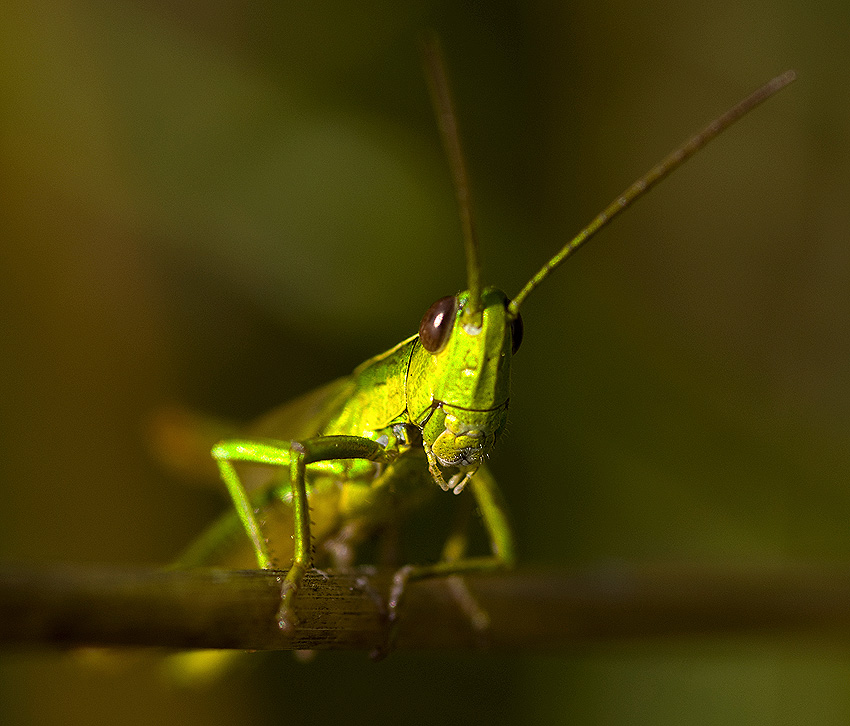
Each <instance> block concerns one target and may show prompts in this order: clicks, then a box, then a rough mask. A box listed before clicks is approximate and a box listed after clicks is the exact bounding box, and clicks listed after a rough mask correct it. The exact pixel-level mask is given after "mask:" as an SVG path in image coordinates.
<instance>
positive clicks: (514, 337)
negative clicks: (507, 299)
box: [511, 313, 523, 354]
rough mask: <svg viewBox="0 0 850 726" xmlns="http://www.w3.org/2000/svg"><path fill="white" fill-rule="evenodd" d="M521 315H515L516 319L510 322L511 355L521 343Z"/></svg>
mask: <svg viewBox="0 0 850 726" xmlns="http://www.w3.org/2000/svg"><path fill="white" fill-rule="evenodd" d="M522 333H523V325H522V315H520V314H519V313H517V314H516V317H515V318H514V319H513V320H511V353H512V354H513V353H516V352H517V351H518V350H519V344H520V343H522Z"/></svg>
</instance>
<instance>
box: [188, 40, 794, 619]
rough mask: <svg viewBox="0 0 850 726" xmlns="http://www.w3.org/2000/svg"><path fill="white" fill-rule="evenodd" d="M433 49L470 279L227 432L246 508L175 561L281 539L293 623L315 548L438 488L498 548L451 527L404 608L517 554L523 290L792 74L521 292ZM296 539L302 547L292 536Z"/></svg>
mask: <svg viewBox="0 0 850 726" xmlns="http://www.w3.org/2000/svg"><path fill="white" fill-rule="evenodd" d="M423 57H424V60H425V66H426V75H427V77H428V80H429V85H430V90H431V95H432V99H433V101H434V105H435V107H436V110H437V117H438V125H439V128H440V134H441V138H442V141H443V144H444V147H445V149H446V152H447V156H448V159H449V164H450V167H451V170H452V176H453V181H454V187H455V193H456V196H457V199H458V203H459V208H460V214H461V220H462V227H463V239H464V245H465V253H466V270H467V289H466V290H464V291H463V292H460V293H458V294H456V295H450V296H447V297H442V298H440V299H439V300H437V301H436V302H435V303H434V304H433V305H432V306H431V307H430V308H429V309H428V310H427V312H426V313H425V315H424V317H423V318H422V321H421V323H420V326H419V331H418V333H417V334H415V335H412V336H410V337H409V338H406V339H405V340H403V341H402V342H400V343H399V344H398V345H396V346H395V347H393V348H391V349H390V350H388V351H386V352H384V353H381V354H380V355H377V356H375V357H374V358H371V359H369V360H367V361H366V362H365V363H363V364H362V365H360V366H358V367H357V368H356V369H355V370H354V371H353V372H352V373H351V374H350V375H348V376H345V377H343V378H340V379H338V380H336V381H333V382H332V383H329V384H327V385H326V386H324V387H322V388H319V389H317V390H315V391H313V392H311V393H308V394H307V395H305V396H302V397H301V398H298V399H296V400H295V401H292V402H290V403H288V404H285V405H283V406H282V407H280V408H278V409H276V410H274V411H272V412H271V413H270V414H269V415H267V416H266V417H264V418H263V419H261V420H260V421H259V422H257V423H256V424H255V425H254V426H253V427H251V428H250V429H249V430H248V431H247V433H246V434H245V435H244V436H243V437H240V438H232V439H226V440H224V441H221V442H220V443H218V444H217V445H216V446H215V447H214V448H213V450H212V456H213V458H214V460H215V462H216V463H217V465H218V469H219V472H220V475H221V478H222V480H223V481H224V483H225V485H226V487H227V490H228V492H229V494H230V497H231V499H232V500H233V505H234V510H235V512H229V513H228V514H227V515H225V516H224V517H223V518H222V519H220V520H219V521H218V522H217V523H215V524H214V525H213V526H212V527H211V528H210V529H209V530H208V531H207V532H206V533H205V534H204V535H202V536H201V538H200V539H199V540H198V541H196V542H195V543H194V544H193V545H192V546H190V548H189V549H188V550H187V551H186V553H185V554H184V555H183V557H182V558H181V559H180V560H179V562H178V564H179V565H180V566H196V565H202V564H209V563H210V562H216V563H218V564H221V563H222V557H221V553H222V552H223V551H224V550H227V549H228V548H230V550H233V551H234V552H235V551H236V550H237V549H238V548H235V547H232V545H233V544H234V543H236V542H237V540H239V539H241V540H242V543H243V545H244V544H246V543H247V544H248V545H249V550H248V553H247V554H248V557H249V558H250V557H252V558H253V560H254V561H255V563H256V565H257V566H259V567H260V568H262V569H266V570H271V569H275V568H276V567H277V565H278V561H277V560H276V559H275V557H274V556H273V552H272V549H271V547H270V546H269V544H268V542H274V543H275V547H278V548H279V549H278V551H277V556H278V557H283V558H285V559H289V560H291V564H290V567H289V570H288V572H287V573H286V575H285V577H284V578H283V583H282V587H281V605H280V609H279V611H278V613H277V621H278V624H279V626H280V627H281V628H282V629H285V630H291V629H293V628H295V627H296V626H297V622H298V621H297V618H296V612H295V610H296V607H295V606H296V604H297V597H296V596H297V592H298V588H299V585H300V584H301V582H302V579H303V577H304V574H305V573H306V572H307V570H308V569H309V568H311V567H312V566H313V565H314V561H318V559H325V560H327V559H329V560H331V562H333V563H334V564H335V565H337V566H342V567H346V566H350V565H352V564H353V562H354V553H355V552H356V549H357V547H358V545H360V544H361V543H362V542H364V541H365V540H366V539H367V538H369V537H371V536H373V535H374V534H376V533H377V532H379V531H380V530H382V529H384V528H388V527H390V526H391V525H392V524H394V523H395V522H396V520H397V519H398V518H399V517H400V516H403V515H404V514H405V513H406V512H407V511H409V510H410V509H412V508H413V507H416V506H419V505H420V504H422V503H423V502H424V501H425V500H426V499H428V498H429V497H430V496H431V495H432V494H434V493H435V492H437V491H439V490H442V491H446V492H448V491H451V492H454V493H455V494H460V493H461V492H463V491H464V490H467V489H468V490H470V491H471V492H472V495H473V497H474V500H475V503H476V504H477V507H478V509H479V511H480V514H481V518H482V521H483V525H484V528H485V530H486V533H487V535H488V537H489V540H490V548H491V552H490V554H489V555H485V556H476V557H472V556H468V555H467V554H466V551H465V549H466V548H465V539H464V537H463V536H462V535H460V536H458V537H455V538H452V539H450V543H449V544H448V545H447V546H446V548H445V550H444V557H443V559H442V560H441V561H439V562H437V563H435V564H430V565H408V566H405V567H402V568H401V569H400V570H399V571H398V574H397V575H396V577H395V580H394V585H393V588H392V592H391V593H390V600H389V609H390V616H391V619H392V618H394V616H395V612H396V609H397V607H398V604H399V601H400V597H401V594H402V592H403V589H404V585H405V583H407V582H408V581H410V580H414V579H420V578H425V577H433V576H440V575H461V574H463V573H471V572H484V571H490V570H495V569H498V568H504V567H509V566H511V565H513V563H514V561H515V550H514V539H513V535H512V533H511V528H510V525H509V522H508V516H507V512H506V509H505V505H504V503H503V500H502V497H501V494H500V492H499V489H498V486H497V484H496V481H495V479H494V478H493V476H492V475H491V474H490V472H489V471H488V469H487V467H486V466H485V463H484V462H485V460H486V458H487V457H488V455H489V454H490V452H491V451H492V449H493V447H494V445H495V444H496V442H497V441H498V439H499V436H500V434H501V433H502V431H503V430H504V428H505V423H506V421H507V417H508V405H509V400H510V371H511V359H512V357H513V355H514V354H515V353H516V352H517V349H518V348H519V346H520V343H521V342H522V335H523V325H522V317H521V316H520V307H521V306H522V303H523V302H524V301H525V299H526V298H527V297H528V295H529V294H530V293H531V292H532V291H533V290H534V289H535V288H536V287H537V286H538V285H540V283H542V282H543V280H545V279H546V278H547V277H548V276H549V275H550V274H551V273H552V272H553V271H554V270H555V269H556V268H557V267H558V266H559V265H561V264H562V263H563V262H564V260H565V259H566V258H567V257H569V256H570V255H571V254H573V253H574V252H575V251H576V250H577V249H579V248H580V247H581V246H582V245H583V244H584V243H585V242H586V241H587V240H588V239H590V237H592V236H593V235H594V234H596V232H598V231H599V230H600V229H601V228H602V227H604V226H605V225H606V224H608V222H610V221H611V219H613V218H614V217H615V216H616V215H618V214H619V213H620V212H622V211H623V210H624V209H626V208H627V207H628V206H629V205H630V204H631V203H632V202H633V201H635V200H636V199H637V198H639V197H640V196H642V195H643V194H645V193H646V192H647V191H648V190H649V189H650V188H651V187H652V186H653V185H655V184H656V183H657V182H659V181H660V180H661V179H663V178H664V177H666V176H667V175H668V174H670V173H671V172H672V171H673V170H674V169H676V168H677V167H678V166H680V165H681V164H682V163H683V162H684V161H685V160H686V159H687V158H689V157H690V156H692V155H693V154H694V153H696V152H697V151H698V150H699V149H701V148H702V147H703V146H705V145H706V144H707V143H708V142H709V141H711V140H712V139H714V138H715V137H716V136H717V135H719V134H720V133H721V132H722V131H723V130H725V129H726V128H728V127H729V126H730V125H731V124H732V123H734V122H735V121H737V120H738V119H740V118H741V117H742V116H743V115H745V114H746V113H747V112H749V111H750V110H752V109H753V108H754V107H756V106H757V105H759V104H760V103H761V102H763V101H764V100H766V99H767V98H769V97H770V96H772V95H773V94H775V93H776V92H778V91H779V90H780V89H782V88H784V87H785V86H787V85H788V84H789V83H790V82H791V81H793V80H794V73H793V72H790V71H789V72H787V73H785V74H784V75H781V76H778V77H777V78H775V79H773V80H772V81H770V82H768V83H767V84H766V85H764V86H762V87H761V88H760V89H758V90H757V91H755V92H754V93H753V94H752V95H750V96H748V97H747V98H746V99H744V100H743V101H741V102H740V103H739V104H738V105H736V106H734V107H733V108H732V109H730V110H729V111H727V112H726V113H725V114H723V115H722V116H720V117H718V118H717V119H716V120H714V121H713V122H712V123H711V124H709V125H708V126H707V127H706V128H705V129H703V130H702V131H700V132H699V133H697V134H696V135H695V136H693V137H691V138H690V139H689V140H688V141H686V142H685V143H684V144H682V145H681V146H680V147H678V148H677V149H676V150H674V151H673V152H672V153H670V154H669V155H668V156H666V157H665V158H664V159H663V160H662V161H661V162H659V163H658V164H657V165H656V166H654V167H653V168H652V169H650V170H649V171H648V172H647V173H646V174H644V175H643V176H642V177H640V178H639V179H638V180H637V181H636V182H634V183H633V184H632V185H631V186H629V187H628V188H627V189H626V190H625V191H624V192H623V193H622V194H620V195H619V196H618V197H617V198H616V199H615V200H614V201H613V202H611V203H610V204H609V205H608V206H607V207H606V208H605V209H604V210H603V211H602V212H601V213H600V214H599V215H597V216H596V218H595V219H593V221H592V222H591V223H590V224H589V225H588V226H587V227H585V228H584V229H583V230H582V231H581V232H580V233H579V234H578V235H576V236H575V237H574V238H573V239H572V240H570V241H569V242H568V243H567V244H566V245H564V247H563V248H562V249H561V250H560V251H559V252H558V253H557V254H556V255H555V256H554V257H552V258H551V259H550V260H549V261H548V262H547V263H546V264H545V265H544V266H543V267H542V268H541V269H540V270H539V271H538V272H537V273H536V274H535V275H534V276H533V277H532V278H531V279H530V280H529V281H528V283H527V284H526V285H525V286H524V287H523V288H522V289H521V290H520V291H519V292H518V293H517V294H516V295H514V296H513V298H509V297H508V296H507V295H506V294H505V293H503V292H502V291H501V290H498V289H496V288H494V287H483V286H482V284H481V281H480V275H479V263H478V246H477V242H476V238H475V232H474V225H473V220H472V214H471V208H470V204H469V199H468V197H469V192H468V189H469V185H468V182H467V174H466V169H465V165H464V162H463V157H462V154H461V149H460V142H459V135H458V132H457V127H456V121H455V113H454V110H453V107H452V103H451V98H450V94H449V89H448V83H447V80H446V76H445V72H444V69H443V63H442V60H441V56H440V52H439V49H438V46H437V44H436V43H435V42H434V41H426V43H424V50H423ZM240 530H244V533H247V541H246V540H245V538H244V534H242V533H241V532H240ZM290 541H291V542H292V546H291V550H290V549H286V550H284V548H288V547H289V544H288V543H289V542H290ZM314 548H316V549H315V552H316V553H317V554H316V556H315V557H314ZM242 549H243V550H244V549H245V548H244V547H243V548H242ZM244 554H245V552H244V551H243V552H242V555H244ZM224 563H225V564H239V565H243V566H244V564H245V560H244V558H243V559H239V558H238V556H236V555H234V557H231V558H230V559H227V558H225V560H224Z"/></svg>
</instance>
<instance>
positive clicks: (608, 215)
mask: <svg viewBox="0 0 850 726" xmlns="http://www.w3.org/2000/svg"><path fill="white" fill-rule="evenodd" d="M796 77H797V76H796V74H795V73H794V71H786V72H785V73H783V74H782V75H781V76H777V77H776V78H774V79H773V80H771V81H768V82H767V83H765V84H764V85H763V86H762V87H761V88H759V89H758V90H756V91H754V92H753V93H752V94H750V95H749V96H747V97H746V98H745V99H744V100H743V101H741V102H740V103H738V104H737V105H736V106H733V107H732V108H730V109H729V110H728V111H727V112H726V113H724V114H723V115H722V116H719V117H718V118H716V119H715V120H714V121H712V122H711V123H710V124H709V125H708V126H706V127H705V128H704V129H703V130H702V131H700V132H699V133H697V134H696V135H694V136H692V137H691V138H690V139H688V140H687V141H686V142H685V143H684V144H682V145H681V146H679V147H678V148H677V149H675V150H674V151H672V152H671V153H670V154H668V155H667V156H665V157H664V158H663V159H662V160H661V161H660V162H658V164H656V165H655V166H654V167H652V169H650V170H649V171H648V172H647V173H646V174H644V175H643V176H642V177H640V179H638V180H637V181H636V182H634V183H633V184H632V185H631V186H630V187H629V188H628V189H626V190H625V191H624V192H623V193H622V194H620V196H618V197H617V198H616V199H615V200H614V201H613V202H611V203H610V204H609V205H608V206H607V207H605V209H604V210H602V212H600V213H599V215H597V216H596V218H595V219H594V220H593V221H592V222H591V223H590V224H589V225H587V227H585V228H584V229H583V230H582V231H581V232H579V233H578V234H577V235H576V236H575V237H573V238H572V239H571V240H570V241H569V242H567V244H566V245H564V246H563V247H562V248H561V250H560V251H559V252H558V254H556V255H555V256H554V257H553V258H552V259H551V260H549V261H548V262H547V263H546V264H545V265H543V267H542V268H540V271H539V272H538V273H537V274H536V275H534V277H532V278H531V279H530V280H529V281H528V282H527V283H526V285H525V287H524V288H522V290H520V291H519V293H518V294H517V295H516V297H514V299H513V300H511V302H510V303H509V304H508V314H509V315H510V316H511V317H514V318H516V316H517V315H518V314H519V306H520V305H522V303H523V301H524V300H525V298H527V297H528V294H529V293H530V292H531V291H532V290H533V289H534V288H535V287H537V286H538V285H539V284H540V283H541V282H543V280H545V279H546V278H547V277H549V275H551V274H552V272H553V271H554V270H555V269H556V268H557V267H558V266H559V265H560V264H561V263H562V262H563V261H564V260H565V259H567V257H569V256H570V255H571V254H572V253H573V252H575V251H576V250H577V249H578V248H579V247H581V246H582V245H583V244H584V243H585V242H587V240H589V239H590V238H591V237H593V235H595V234H596V233H597V232H598V231H599V230H600V229H602V228H603V227H604V226H605V225H606V224H608V222H610V221H611V220H612V219H613V218H614V217H616V216H617V215H618V214H619V213H620V212H622V211H623V210H624V209H626V207H628V206H629V205H630V204H631V203H632V202H633V201H635V200H636V199H637V198H638V197H641V196H643V195H644V194H645V193H646V192H648V191H649V190H650V189H651V188H652V187H653V186H655V185H656V184H657V183H658V182H660V181H661V180H662V179H664V178H665V177H666V176H667V175H669V174H670V173H671V172H673V171H674V170H675V169H678V168H679V167H680V166H681V165H682V164H683V163H684V162H685V161H686V160H687V159H689V158H690V157H691V156H693V155H694V154H695V153H696V152H697V151H699V150H700V149H701V148H702V147H703V146H705V145H706V144H707V143H708V142H709V141H711V140H712V139H714V138H716V137H717V136H719V135H720V134H721V133H722V132H723V131H725V130H726V129H727V128H729V127H730V126H731V125H732V124H733V123H735V122H736V121H737V120H738V119H740V118H742V117H743V116H745V115H746V114H747V113H749V112H750V111H752V110H753V109H754V108H755V107H756V106H758V105H759V104H761V103H763V102H764V101H766V100H767V99H768V98H770V97H771V96H773V95H774V94H775V93H778V92H779V91H781V90H782V89H783V88H785V87H786V86H787V85H788V84H789V83H791V82H792V81H793V80H794V79H795V78H796Z"/></svg>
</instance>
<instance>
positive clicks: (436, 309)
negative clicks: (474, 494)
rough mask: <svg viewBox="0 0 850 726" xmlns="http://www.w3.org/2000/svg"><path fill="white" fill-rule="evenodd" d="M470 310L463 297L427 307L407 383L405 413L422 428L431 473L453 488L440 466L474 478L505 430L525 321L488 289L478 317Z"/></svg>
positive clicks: (467, 299)
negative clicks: (513, 364) (513, 360)
mask: <svg viewBox="0 0 850 726" xmlns="http://www.w3.org/2000/svg"><path fill="white" fill-rule="evenodd" d="M472 305H473V299H472V296H471V294H470V292H469V291H465V292H462V293H460V294H458V295H455V296H451V297H445V298H441V299H440V300H438V301H437V302H436V303H434V304H433V305H432V306H431V307H430V308H429V310H428V312H427V313H425V316H424V317H423V318H422V323H421V325H420V328H419V338H418V339H417V341H416V344H415V346H414V349H413V352H412V354H411V359H410V369H409V372H408V376H407V384H406V390H405V395H406V402H407V411H408V413H409V414H410V416H411V418H412V420H413V422H414V423H415V424H416V425H417V426H419V427H420V428H421V429H422V439H423V445H424V447H425V451H426V453H427V454H428V459H429V463H430V464H431V470H432V473H433V474H434V478H435V479H436V481H437V483H438V484H440V485H441V486H443V488H448V486H449V485H447V484H445V481H444V480H443V479H442V477H441V476H437V473H438V472H437V471H436V465H439V466H440V467H449V468H451V467H455V468H457V469H458V471H459V472H460V473H461V474H463V475H465V474H468V473H471V472H473V471H474V470H475V469H477V468H478V466H480V465H481V463H482V462H483V460H484V458H485V457H486V456H487V454H488V453H489V452H490V449H491V448H492V447H493V444H494V443H495V441H496V439H497V438H498V436H499V434H501V432H502V430H503V429H504V427H505V422H506V420H507V415H508V399H509V397H510V371H511V356H512V355H513V353H515V352H516V349H517V347H518V345H519V342H520V340H521V338H522V323H521V319H520V318H519V317H518V316H517V317H512V316H511V315H510V313H509V311H508V298H507V296H506V295H505V293H503V292H502V291H501V290H497V289H495V288H486V289H485V290H483V292H482V294H481V296H480V300H479V301H478V305H477V307H478V308H479V311H477V312H476V313H475V314H474V315H470V314H469V308H470V307H471V306H472ZM454 488H455V490H456V491H457V490H458V487H457V485H454ZM461 488H462V484H461Z"/></svg>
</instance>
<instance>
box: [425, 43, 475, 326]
mask: <svg viewBox="0 0 850 726" xmlns="http://www.w3.org/2000/svg"><path fill="white" fill-rule="evenodd" d="M421 49H422V62H423V64H424V66H425V77H426V78H427V79H428V90H429V91H430V92H431V102H432V103H433V105H434V112H435V114H436V116H437V125H438V126H439V128H440V138H441V139H442V142H443V148H444V149H445V151H446V156H447V157H448V160H449V166H450V167H451V172H452V182H453V186H454V189H455V197H456V198H457V204H458V209H459V210H460V221H461V226H462V228H463V245H464V249H465V250H466V279H467V289H468V290H469V303H468V305H467V314H468V315H469V316H470V317H469V322H470V323H472V324H473V325H475V326H476V327H477V326H480V324H481V310H482V303H481V267H480V264H479V261H478V238H477V237H476V235H475V225H474V224H473V223H472V206H471V203H470V198H469V177H468V175H467V173H466V164H465V163H464V160H463V151H462V150H461V147H460V134H459V133H458V130H457V117H456V115H455V111H454V104H453V103H452V96H451V92H450V90H449V82H448V78H447V76H446V64H445V62H444V60H443V52H442V49H441V47H440V41H439V39H438V38H437V36H436V35H435V34H434V33H428V34H426V35H424V36H423V37H422V41H421Z"/></svg>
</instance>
